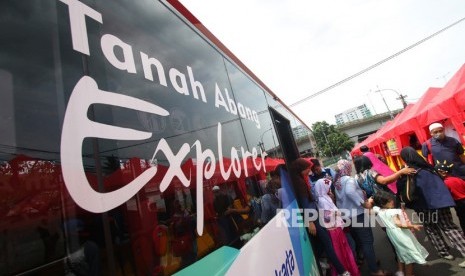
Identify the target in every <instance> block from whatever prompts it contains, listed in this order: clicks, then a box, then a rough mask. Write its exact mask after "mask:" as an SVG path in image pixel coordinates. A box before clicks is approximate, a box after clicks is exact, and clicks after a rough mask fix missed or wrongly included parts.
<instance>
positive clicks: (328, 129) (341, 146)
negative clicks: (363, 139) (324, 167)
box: [312, 121, 355, 156]
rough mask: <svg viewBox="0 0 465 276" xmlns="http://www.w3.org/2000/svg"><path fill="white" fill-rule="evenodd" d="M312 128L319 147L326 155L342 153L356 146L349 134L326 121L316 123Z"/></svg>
mask: <svg viewBox="0 0 465 276" xmlns="http://www.w3.org/2000/svg"><path fill="white" fill-rule="evenodd" d="M312 129H313V136H314V137H315V141H316V143H317V145H318V148H319V150H320V151H321V153H322V154H323V155H325V156H334V155H340V154H342V153H344V152H345V151H347V150H351V149H352V148H353V147H354V144H355V143H354V141H352V140H350V137H349V135H347V134H346V133H343V132H341V131H339V130H338V129H337V128H336V126H335V125H330V124H328V123H327V122H326V121H322V122H316V123H314V124H313V125H312Z"/></svg>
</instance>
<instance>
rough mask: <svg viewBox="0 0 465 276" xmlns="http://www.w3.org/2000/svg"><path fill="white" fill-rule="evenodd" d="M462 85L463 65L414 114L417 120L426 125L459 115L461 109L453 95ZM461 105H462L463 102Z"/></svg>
mask: <svg viewBox="0 0 465 276" xmlns="http://www.w3.org/2000/svg"><path fill="white" fill-rule="evenodd" d="M464 85H465V65H463V66H462V67H461V68H460V70H459V71H457V73H455V75H454V76H453V77H452V78H451V79H450V80H449V81H448V82H447V84H446V85H445V86H444V88H442V89H441V90H440V91H439V93H436V95H435V96H434V97H433V98H432V99H430V101H429V102H428V104H427V105H426V106H425V108H424V109H422V110H421V111H420V112H418V113H417V114H416V117H417V120H418V122H419V123H420V124H421V125H423V126H426V125H429V124H431V123H434V122H438V121H441V120H445V119H448V118H450V117H454V116H461V113H462V110H463V109H461V108H460V107H459V105H458V102H457V101H456V98H455V95H456V94H458V93H459V92H460V88H462V87H464ZM462 94H463V90H462ZM462 97H463V96H462ZM461 105H463V103H462V104H461Z"/></svg>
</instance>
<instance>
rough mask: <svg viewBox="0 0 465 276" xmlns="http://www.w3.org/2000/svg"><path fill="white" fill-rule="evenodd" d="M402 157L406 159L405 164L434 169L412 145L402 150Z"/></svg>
mask: <svg viewBox="0 0 465 276" xmlns="http://www.w3.org/2000/svg"><path fill="white" fill-rule="evenodd" d="M400 157H402V160H404V162H405V164H407V166H409V167H411V168H415V169H426V170H429V171H434V167H433V166H432V165H430V164H429V163H428V162H426V160H425V159H424V158H423V157H422V156H421V155H420V154H419V153H418V152H417V151H416V150H415V149H414V148H412V147H405V148H403V149H402V150H401V151H400Z"/></svg>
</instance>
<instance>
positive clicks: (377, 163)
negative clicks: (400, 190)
mask: <svg viewBox="0 0 465 276" xmlns="http://www.w3.org/2000/svg"><path fill="white" fill-rule="evenodd" d="M363 155H365V156H366V157H368V158H369V159H370V161H371V163H373V167H371V169H372V170H374V171H376V172H377V173H379V174H380V175H382V176H389V175H391V174H394V171H393V170H391V168H390V167H389V166H388V165H386V164H384V163H383V162H382V161H381V160H379V159H378V157H377V156H376V155H375V154H374V153H372V152H365V153H364V154H363ZM396 182H397V181H394V182H391V183H389V184H388V185H387V186H388V188H389V189H390V190H391V191H392V192H393V193H394V194H397V184H396Z"/></svg>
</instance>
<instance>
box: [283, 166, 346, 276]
mask: <svg viewBox="0 0 465 276" xmlns="http://www.w3.org/2000/svg"><path fill="white" fill-rule="evenodd" d="M311 168H312V162H310V161H308V160H306V159H304V158H297V159H296V160H294V161H293V162H292V164H291V167H290V169H291V171H290V176H291V179H292V182H293V184H294V187H295V191H296V197H298V202H299V203H300V205H301V207H302V208H305V209H312V210H315V211H316V213H317V212H318V206H317V204H316V202H315V199H314V198H313V196H312V193H311V192H310V186H309V185H310V182H309V178H308V174H309V173H310V170H311ZM307 227H308V231H309V232H310V235H311V236H310V237H311V240H312V244H313V245H314V247H315V255H316V256H317V257H318V259H321V256H322V253H323V251H324V252H326V256H327V257H328V259H329V261H330V262H331V263H332V264H333V265H334V267H335V268H336V271H337V273H338V274H339V275H343V276H348V275H350V273H349V272H348V271H347V270H346V269H345V268H344V266H343V265H342V263H341V261H340V260H339V258H338V256H337V255H336V252H334V248H333V245H332V242H331V238H330V236H329V233H328V230H327V229H326V228H325V227H323V226H322V225H321V224H320V223H319V220H318V219H317V220H315V221H310V222H309V223H308V226H307Z"/></svg>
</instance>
